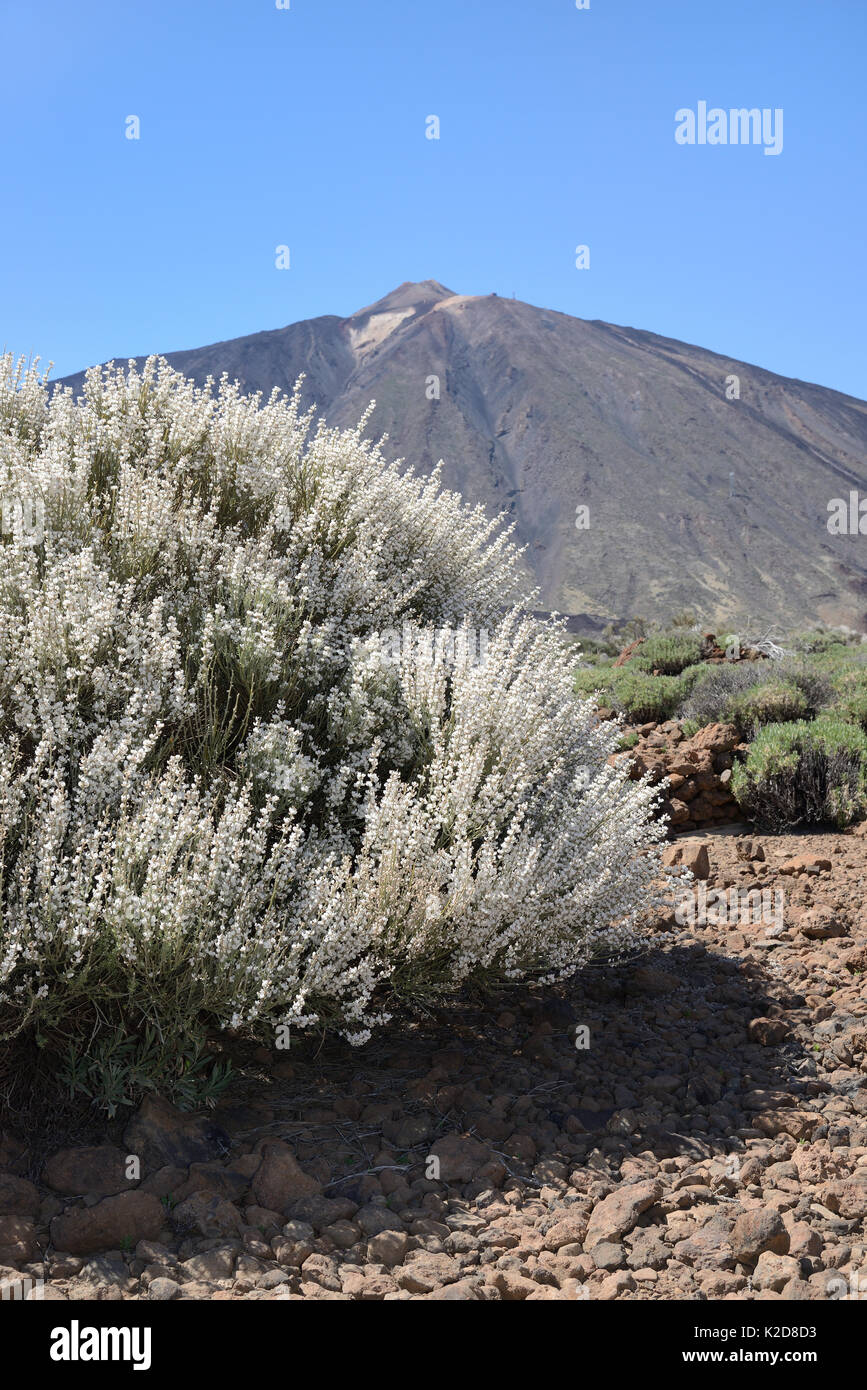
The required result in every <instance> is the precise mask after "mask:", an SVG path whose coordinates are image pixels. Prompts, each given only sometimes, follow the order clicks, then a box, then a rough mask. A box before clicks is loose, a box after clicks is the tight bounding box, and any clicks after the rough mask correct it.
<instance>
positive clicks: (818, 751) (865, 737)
mask: <svg viewBox="0 0 867 1390" xmlns="http://www.w3.org/2000/svg"><path fill="white" fill-rule="evenodd" d="M732 790H733V792H734V795H735V797H736V798H737V800H738V801H739V802H740V804H741V806H742V807H743V809H744V810H745V811H746V813H747V814H748V815H749V816H750V817H751V818H752V819H753V820H755V821H756V822H758V823H759V824H762V825H766V826H768V827H769V828H771V829H776V830H779V829H785V828H787V827H791V826H794V825H798V824H801V823H802V822H806V823H822V822H831V823H832V824H834V825H836V826H837V827H838V828H840V827H842V826H844V825H848V824H849V823H850V822H851V821H853V820H857V819H859V818H860V817H861V816H863V815H864V814H865V811H867V734H865V733H864V731H863V729H860V728H857V727H856V726H854V725H852V724H847V723H845V721H843V720H842V719H839V718H837V717H836V716H833V715H824V716H822V717H821V718H819V719H816V720H814V721H813V722H807V721H806V720H799V721H797V722H795V723H789V724H766V725H765V727H764V728H763V729H761V730H760V731H759V733H758V734H757V736H756V739H755V741H754V742H753V744H752V746H751V748H750V751H749V753H748V755H747V758H746V760H745V762H743V763H739V764H736V765H735V768H734V771H733V774H732Z"/></svg>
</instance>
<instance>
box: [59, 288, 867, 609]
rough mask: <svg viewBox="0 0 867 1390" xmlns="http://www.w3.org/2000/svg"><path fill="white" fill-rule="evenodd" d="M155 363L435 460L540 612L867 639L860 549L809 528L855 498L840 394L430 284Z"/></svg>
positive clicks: (861, 435) (859, 485)
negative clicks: (534, 584)
mask: <svg viewBox="0 0 867 1390" xmlns="http://www.w3.org/2000/svg"><path fill="white" fill-rule="evenodd" d="M166 355H167V357H168V360H169V362H171V363H172V365H173V366H175V367H177V368H178V369H179V370H180V371H183V372H184V373H186V374H187V375H190V376H193V377H194V378H196V380H198V381H199V382H202V381H203V380H204V379H205V378H206V377H207V376H208V375H212V376H214V377H219V376H220V375H221V374H222V373H223V372H227V373H228V374H229V376H230V377H231V378H237V379H238V380H239V381H240V382H241V384H242V385H243V387H244V388H245V389H246V390H250V391H257V390H261V391H263V392H264V393H265V394H266V395H267V394H269V393H270V391H271V390H272V388H273V387H274V386H279V387H281V388H283V389H285V390H287V391H288V390H291V388H292V385H293V383H294V382H295V380H296V378H297V377H298V376H299V375H300V374H301V373H302V372H303V373H305V374H306V380H305V383H304V397H305V400H307V401H308V402H309V401H315V402H316V403H317V405H319V406H320V407H321V408H322V409H323V410H324V412H325V414H326V415H327V417H328V419H329V420H330V421H332V422H333V423H337V424H349V423H354V422H355V421H356V420H357V418H358V416H359V415H360V413H361V411H362V410H363V409H364V408H365V406H366V405H367V404H368V403H369V401H370V400H371V399H375V400H376V402H377V406H376V410H375V412H374V415H373V420H372V425H371V429H372V430H373V431H374V432H375V433H377V434H381V433H383V432H385V431H387V432H388V434H389V436H390V438H389V443H388V445H387V446H386V447H387V449H388V451H389V452H390V453H391V454H392V455H399V456H400V457H403V458H406V459H407V460H408V461H411V462H413V463H415V464H416V465H417V466H419V467H421V468H422V469H429V468H431V467H432V466H433V465H434V464H435V463H436V461H437V460H438V459H440V458H442V459H443V460H444V462H445V468H444V479H445V482H446V484H447V485H448V486H450V487H455V488H457V489H458V490H459V491H461V492H462V493H463V494H464V495H465V496H466V497H467V498H468V499H469V500H471V501H482V502H484V503H485V505H486V506H487V507H488V508H489V509H490V510H491V511H493V512H497V511H506V512H508V513H509V514H510V516H511V517H512V518H513V519H514V520H515V521H516V523H517V538H518V540H519V541H520V542H521V543H526V544H527V546H528V552H527V554H528V560H529V563H530V565H531V566H532V568H533V570H534V571H535V573H536V575H537V577H538V581H539V584H540V586H541V590H542V603H543V604H544V605H545V606H548V607H552V608H558V609H560V611H563V612H569V613H587V614H592V615H595V616H597V617H600V618H605V617H611V616H617V617H627V616H633V615H641V616H648V617H651V616H652V617H661V616H665V615H666V614H671V613H673V612H675V611H677V610H679V609H683V608H691V609H693V610H694V611H695V612H696V613H697V614H699V615H700V617H701V618H702V619H703V620H704V621H705V622H707V623H709V624H712V625H715V626H731V627H736V626H737V625H739V624H741V623H744V622H746V621H748V620H749V619H752V620H753V622H754V623H755V622H772V621H776V622H781V623H783V624H785V625H787V626H790V625H791V624H792V623H796V624H799V625H804V624H807V623H809V622H811V621H814V620H815V619H824V620H825V621H828V622H833V623H837V622H843V623H849V624H851V625H852V626H853V627H858V628H862V629H865V630H867V537H864V536H861V537H859V536H851V537H850V536H832V535H830V534H829V533H828V530H827V520H828V510H827V508H828V502H829V501H830V499H831V498H835V497H848V495H849V492H850V490H851V489H859V490H860V491H861V493H862V494H867V404H865V402H863V401H859V400H855V399H854V398H853V397H851V396H844V395H841V394H839V393H838V392H836V391H830V390H828V389H826V388H824V387H820V386H811V385H809V384H807V383H805V382H801V381H793V380H790V379H788V378H786V377H780V376H775V375H774V373H772V372H766V371H762V370H761V369H760V368H758V367H751V366H748V365H745V364H744V363H740V362H734V361H731V360H730V359H728V358H724V357H720V356H718V355H717V354H715V353H712V352H706V351H704V350H703V349H702V348H697V347H692V346H690V345H689V344H686V343H680V342H677V341H675V340H673V339H669V338H660V337H657V336H656V335H655V334H653V333H646V332H642V331H640V330H638V329H631V328H617V327H615V326H614V325H612V324H607V323H601V322H595V321H594V322H587V321H585V320H583V319H576V318H571V317H570V316H569V315H567V314H559V313H556V312H554V311H553V310H548V309H537V308H534V307H533V306H532V305H530V304H524V303H521V302H519V301H516V300H510V299H500V298H498V297H497V296H496V295H487V296H484V297H481V296H477V297H473V296H465V295H456V294H453V293H452V291H451V290H448V289H446V288H445V286H444V285H440V284H439V283H438V282H437V281H435V280H425V281H424V282H422V283H421V284H404V285H401V286H400V287H399V289H397V290H395V291H394V292H393V293H392V294H389V295H387V296H386V297H385V298H384V299H381V300H379V301H378V303H376V304H373V305H371V306H369V307H368V308H366V309H362V310H360V311H359V312H358V313H356V314H353V315H352V316H351V317H350V318H347V319H340V318H337V317H334V316H327V317H323V318H318V319H310V320H308V321H306V322H303V323H296V324H292V325H290V327H288V328H281V329H275V330H273V331H271V332H266V333H256V334H253V335H252V336H250V337H248V338H236V339H233V340H231V341H229V342H225V343H215V344H212V345H211V346H209V347H204V348H196V349H192V350H190V351H186V352H173V353H168V354H166ZM732 375H734V376H737V377H738V378H739V380H740V399H737V400H729V399H727V397H726V380H727V378H728V377H730V376H732ZM434 376H435V377H437V378H438V379H439V390H440V398H439V399H438V400H437V399H431V398H430V397H431V394H432V388H431V386H430V385H429V382H430V378H431V377H434ZM81 381H82V376H81V374H79V375H77V376H74V377H67V378H66V379H65V384H67V385H71V386H73V387H74V388H75V389H76V390H77V389H79V388H80V385H81ZM731 474H733V475H734V478H733V479H731V477H730V475H731ZM730 493H731V494H732V495H730ZM579 504H585V505H587V506H588V507H589V509H590V512H589V516H590V525H589V528H588V529H586V530H577V529H576V527H575V508H576V506H578V505H579Z"/></svg>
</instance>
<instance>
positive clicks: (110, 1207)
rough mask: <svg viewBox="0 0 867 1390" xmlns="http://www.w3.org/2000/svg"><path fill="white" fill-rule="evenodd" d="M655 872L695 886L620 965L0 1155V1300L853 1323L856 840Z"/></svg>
mask: <svg viewBox="0 0 867 1390" xmlns="http://www.w3.org/2000/svg"><path fill="white" fill-rule="evenodd" d="M669 855H670V857H671V858H672V859H676V858H677V859H680V860H681V861H683V862H686V863H689V864H691V865H692V867H693V868H694V870H695V872H696V874H697V875H698V876H702V875H707V876H708V877H707V880H705V879H704V878H703V877H699V878H697V881H696V882H695V883H694V885H693V889H694V892H695V895H696V896H695V898H694V899H690V900H688V901H687V903H686V908H688V907H689V905H690V904H692V906H693V907H694V908H695V910H694V911H691V912H690V911H688V910H686V908H681V909H680V911H679V913H678V914H677V915H676V914H675V913H673V912H672V913H668V914H667V915H665V916H664V917H660V918H659V919H658V920H657V921H656V922H655V924H654V931H653V934H652V935H651V936H650V938H649V943H648V949H647V951H646V953H645V954H644V955H643V956H642V957H641V958H639V959H635V960H633V961H629V962H627V963H624V964H621V965H618V966H616V967H613V968H612V967H609V966H600V967H594V968H591V969H589V970H587V971H586V972H584V974H583V976H582V977H581V978H580V979H579V980H576V981H573V982H571V983H570V984H569V985H568V986H566V987H562V988H559V989H545V990H531V991H527V990H523V991H520V992H518V991H515V992H512V993H509V994H508V995H505V996H503V999H502V1004H501V1007H498V1008H495V1009H494V1010H493V1011H491V1010H486V1011H481V1010H480V1011H474V1010H473V1009H470V1008H456V1009H454V1010H453V1011H450V1012H449V1013H448V1014H444V1015H441V1016H440V1017H439V1018H438V1019H437V1020H436V1021H432V1022H430V1023H429V1024H427V1025H425V1026H416V1027H413V1028H411V1029H407V1030H406V1031H405V1032H404V1033H403V1035H402V1036H401V1037H399V1038H397V1037H393V1038H391V1039H390V1040H383V1039H379V1040H376V1041H374V1042H373V1043H371V1044H369V1045H368V1046H367V1047H366V1048H364V1049H362V1050H361V1051H360V1052H359V1051H352V1050H350V1049H349V1048H344V1047H342V1046H339V1045H336V1044H331V1045H329V1046H326V1047H325V1048H322V1049H321V1050H318V1051H317V1050H316V1049H315V1048H314V1047H313V1046H312V1045H311V1044H310V1043H309V1042H303V1043H299V1044H298V1045H297V1047H296V1046H295V1045H293V1046H292V1048H291V1049H290V1051H289V1053H288V1054H287V1053H286V1052H282V1053H274V1054H271V1053H267V1052H261V1053H259V1054H257V1055H256V1056H255V1057H253V1058H251V1059H248V1061H247V1064H246V1065H245V1066H244V1067H243V1069H242V1072H241V1074H240V1075H239V1076H238V1078H237V1080H236V1082H235V1083H234V1085H233V1088H232V1089H231V1091H230V1092H229V1093H227V1095H226V1096H225V1097H224V1099H223V1101H222V1102H221V1103H220V1104H219V1105H218V1106H217V1108H216V1109H215V1110H214V1111H211V1112H209V1113H208V1114H207V1115H204V1116H193V1117H190V1116H184V1115H181V1114H180V1113H179V1112H177V1111H174V1110H173V1109H172V1108H171V1107H170V1106H167V1105H166V1104H164V1103H163V1102H161V1101H159V1100H155V1099H148V1100H146V1101H145V1103H144V1105H143V1106H142V1108H141V1109H140V1110H139V1111H138V1113H137V1114H136V1115H135V1116H134V1117H133V1118H132V1119H131V1120H129V1121H128V1122H127V1124H126V1127H125V1129H124V1127H123V1126H118V1127H117V1129H116V1130H115V1131H113V1132H111V1133H109V1134H102V1135H97V1136H93V1137H94V1139H95V1140H97V1142H95V1143H91V1144H88V1145H84V1146H82V1145H78V1146H77V1147H74V1148H67V1149H64V1150H59V1151H57V1152H54V1153H53V1154H51V1155H48V1156H46V1154H45V1153H41V1154H40V1153H38V1152H34V1151H33V1150H29V1151H28V1150H27V1149H26V1148H25V1147H24V1146H23V1145H22V1144H21V1143H20V1142H18V1141H16V1139H15V1138H14V1137H13V1135H12V1134H11V1133H10V1132H7V1133H5V1134H4V1135H3V1136H2V1141H0V1266H2V1268H0V1281H5V1283H6V1285H7V1293H8V1292H9V1290H11V1289H14V1288H15V1287H16V1284H17V1286H18V1287H19V1288H20V1287H21V1281H22V1279H26V1278H27V1277H29V1278H31V1279H32V1280H39V1279H41V1280H43V1281H44V1282H43V1288H42V1289H41V1290H40V1289H39V1288H38V1286H37V1287H36V1288H34V1289H33V1293H34V1294H38V1293H40V1292H41V1293H43V1294H44V1297H46V1298H51V1299H56V1300H65V1299H101V1300H104V1299H118V1300H119V1299H154V1300H171V1299H224V1300H233V1299H264V1300H273V1299H289V1300H295V1299H338V1300H350V1299H351V1300H357V1299H361V1300H378V1299H386V1300H405V1299H435V1300H436V1299H447V1300H463V1299H475V1300H501V1299H506V1300H521V1299H555V1300H563V1299H575V1298H582V1299H583V1298H590V1299H600V1300H611V1299H625V1300H647V1299H650V1300H654V1299H745V1300H750V1299H783V1300H793V1299H794V1300H812V1299H823V1300H824V1299H828V1298H841V1297H847V1298H853V1297H859V1295H860V1296H861V1297H864V1296H867V1236H865V1227H864V1219H865V1216H867V995H865V987H864V981H865V970H867V908H865V906H864V903H863V899H864V889H865V885H867V834H865V827H862V828H861V829H860V830H856V831H853V832H847V833H845V834H827V835H818V834H810V835H799V836H784V837H773V838H770V837H759V836H755V835H748V834H746V833H745V828H744V827H740V828H738V827H724V828H721V829H715V830H712V831H707V832H704V833H700V834H697V835H691V836H688V837H680V838H678V840H676V841H675V842H674V843H673V844H672V846H671V848H670V851H669ZM703 884H704V890H702V885H703ZM714 890H724V891H725V892H726V894H727V897H726V901H725V905H722V906H721V905H720V904H719V902H718V901H717V902H716V904H715V903H714V900H713V899H712V898H710V894H711V892H712V891H714ZM751 890H752V891H753V894H754V896H753V898H752V899H751V900H750V902H751V903H752V904H756V903H757V902H758V900H759V895H760V894H761V892H762V891H763V890H764V891H765V895H766V896H765V900H764V920H759V921H744V920H743V918H744V917H747V916H750V917H751V916H754V915H757V912H756V909H755V907H752V908H748V907H747V906H746V900H745V894H746V893H747V892H748V891H751ZM755 890H758V894H757V893H756V891H755ZM702 891H704V892H705V893H706V894H707V895H708V898H709V901H707V902H705V901H704V900H703V898H702ZM778 892H782V894H783V898H782V900H781V899H779V898H776V897H775V896H774V895H775V894H777V893H778ZM778 908H781V909H782V911H781V914H780V912H779V911H778ZM677 916H680V917H681V918H682V919H683V920H681V921H678V920H677ZM690 918H692V920H690ZM715 918H719V919H720V920H714V919H715ZM130 1158H132V1159H134V1160H135V1161H134V1162H133V1163H132V1164H130V1162H129V1160H130ZM136 1174H138V1176H136ZM437 1174H438V1176H437ZM859 1281H860V1282H859ZM31 1296H32V1295H31Z"/></svg>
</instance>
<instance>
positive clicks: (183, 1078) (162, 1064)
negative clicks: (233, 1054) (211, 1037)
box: [58, 1027, 232, 1118]
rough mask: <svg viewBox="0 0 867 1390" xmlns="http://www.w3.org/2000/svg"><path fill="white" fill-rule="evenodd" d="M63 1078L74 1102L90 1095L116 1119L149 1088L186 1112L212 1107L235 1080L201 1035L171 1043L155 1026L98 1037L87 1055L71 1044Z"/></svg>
mask: <svg viewBox="0 0 867 1390" xmlns="http://www.w3.org/2000/svg"><path fill="white" fill-rule="evenodd" d="M58 1076H59V1080H60V1083H61V1086H62V1087H63V1088H64V1090H65V1091H66V1092H67V1093H68V1095H69V1097H70V1099H75V1098H76V1097H85V1098H86V1099H87V1100H89V1101H90V1102H91V1104H92V1105H93V1107H94V1108H95V1109H97V1110H102V1111H104V1112H106V1113H107V1114H108V1116H109V1118H113V1117H114V1115H116V1114H117V1111H118V1110H119V1109H120V1107H121V1106H131V1105H135V1104H136V1103H137V1101H138V1100H139V1099H140V1097H141V1093H142V1091H145V1090H157V1091H159V1092H160V1093H161V1094H162V1095H165V1096H168V1097H169V1098H170V1099H171V1100H172V1101H173V1102H174V1104H175V1105H177V1106H178V1108H179V1109H180V1110H194V1109H197V1108H198V1107H199V1106H202V1105H212V1104H213V1102H214V1101H215V1100H216V1099H217V1097H218V1096H219V1095H220V1094H221V1093H222V1092H223V1091H224V1090H225V1088H226V1087H227V1086H228V1084H229V1082H230V1081H231V1080H232V1067H231V1063H229V1062H226V1063H222V1062H215V1061H214V1059H213V1057H212V1056H211V1055H210V1054H209V1053H208V1051H207V1048H206V1042H205V1038H204V1036H203V1035H202V1034H201V1033H199V1035H198V1036H189V1037H186V1038H178V1037H174V1038H172V1039H171V1041H165V1040H163V1039H161V1038H160V1037H159V1035H158V1034H157V1032H156V1031H155V1030H154V1029H153V1028H147V1029H146V1030H145V1032H144V1035H143V1036H141V1037H135V1036H133V1037H130V1036H129V1034H128V1032H127V1030H126V1028H125V1027H119V1028H117V1029H116V1030H115V1031H114V1032H113V1033H106V1034H102V1035H100V1036H98V1037H97V1038H95V1039H94V1041H93V1043H92V1045H91V1047H90V1048H89V1050H88V1051H87V1053H86V1054H85V1053H83V1052H82V1051H81V1050H80V1048H78V1047H76V1045H75V1044H73V1043H72V1042H70V1043H69V1046H68V1050H67V1053H66V1056H65V1058H64V1059H63V1062H62V1063H61V1065H60V1066H59V1068H58Z"/></svg>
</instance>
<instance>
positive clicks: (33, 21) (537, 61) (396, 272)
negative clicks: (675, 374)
mask: <svg viewBox="0 0 867 1390" xmlns="http://www.w3.org/2000/svg"><path fill="white" fill-rule="evenodd" d="M0 16H2V50H3V54H4V64H3V67H4V74H3V83H2V88H0V110H2V119H3V126H2V129H3V137H2V139H3V175H2V185H3V192H2V198H3V204H4V213H5V215H4V216H3V217H2V219H0V242H2V253H3V254H2V257H0V266H2V270H0V344H5V345H6V346H7V347H9V348H12V349H13V350H14V351H16V352H24V353H39V354H41V356H42V358H43V359H44V360H45V361H47V360H48V359H49V358H53V359H54V361H55V362H56V364H57V365H56V368H55V375H61V374H63V373H65V372H70V371H74V370H76V369H77V368H79V367H82V366H85V365H87V364H89V363H91V362H94V361H100V360H103V359H105V358H109V357H118V358H125V357H127V356H129V355H132V354H138V353H143V352H152V351H169V350H171V349H175V348H184V347H194V346H199V345H201V344H203V343H208V342H213V341H215V340H217V339H221V338H230V337H235V336H237V335H239V334H244V333H251V332H255V331H257V330H259V329H263V328H274V327H278V326H280V325H283V324H286V323H290V322H293V321H294V320H296V319H302V318H308V317H312V316H315V315H317V314H328V313H336V314H341V315H343V314H349V313H351V312H352V311H354V310H355V309H357V308H360V307H361V306H362V305H363V304H366V303H369V302H371V301H372V300H375V299H377V298H379V297H380V296H381V295H383V294H385V293H386V292H387V291H388V290H389V289H392V288H393V287H394V286H395V285H397V284H398V283H400V282H401V281H403V280H421V279H427V278H432V279H437V280H441V281H443V282H444V283H445V284H446V285H449V286H450V287H451V288H453V289H455V290H457V291H460V292H462V293H465V294H487V293H490V292H491V291H492V290H496V291H497V292H498V293H500V294H511V293H512V292H513V291H514V292H515V293H517V295H518V297H519V298H520V299H525V300H529V301H530V302H531V303H536V304H541V305H546V306H548V307H551V308H555V309H560V310H563V311H565V312H567V313H571V314H577V315H580V316H581V317H585V318H601V319H607V320H609V321H610V322H613V323H619V324H627V325H634V326H636V327H639V328H647V329H651V330H653V331H655V332H658V333H663V334H667V335H670V336H673V337H677V338H682V339H685V340H687V341H689V342H694V343H698V344H701V345H702V346H705V347H709V348H713V349H716V350H719V351H722V352H726V353H729V354H731V355H732V356H734V357H738V358H742V359H744V360H746V361H749V362H755V363H758V364H760V365H762V366H766V367H769V368H771V369H772V370H774V371H778V372H782V373H784V374H787V375H791V376H798V377H802V378H805V379H807V380H811V381H818V382H821V383H823V384H825V385H828V386H834V387H836V388H838V389H839V390H843V391H848V392H850V393H851V394H853V395H857V396H861V397H865V396H867V345H865V343H867V340H865V322H867V313H865V309H867V304H865V298H867V296H865V270H864V264H865V262H864V256H865V251H864V241H865V221H867V218H865V213H867V193H865V155H864V138H865V135H864V132H865V115H864V107H863V104H862V103H863V101H864V94H865V79H864V74H865V65H867V3H865V0H726V3H719V4H714V3H711V0H677V3H669V0H663V2H659V0H590V9H589V10H585V11H579V10H577V9H576V7H575V3H574V0H436V3H430V4H427V3H422V2H421V0H417V2H416V3H411V0H291V8H290V9H289V10H278V9H277V8H276V5H275V3H274V0H147V2H146V3H133V4H130V3H124V2H123V0H79V3H76V4H69V3H61V0H42V2H41V3H39V4H34V3H32V0H15V2H14V3H10V2H9V0H6V2H5V3H3V4H2V5H0ZM702 100H704V101H707V102H708V104H709V105H710V106H715V105H716V106H720V107H723V108H730V107H740V106H747V107H753V106H757V107H771V108H776V107H782V108H783V111H784V147H783V152H782V154H780V155H779V156H777V157H774V156H767V155H765V154H764V153H763V151H762V149H761V148H760V147H759V148H755V147H748V148H744V147H732V146H727V147H717V148H711V147H709V146H704V147H699V146H694V147H682V146H679V145H677V144H676V143H675V140H674V128H675V121H674V113H675V111H676V110H678V109H679V108H682V107H692V108H693V109H694V108H695V107H696V105H697V103H698V102H699V101H702ZM432 114H434V115H438V116H439V118H440V121H441V138H440V140H439V141H434V140H427V139H426V138H425V117H426V116H428V115H432ZM129 115H137V116H139V118H140V120H141V138H140V140H138V141H133V140H128V139H127V138H125V120H126V117H127V116H129ZM579 243H586V244H588V245H589V246H590V252H591V256H590V269H589V270H588V271H579V270H577V269H576V268H575V254H574V253H575V247H576V245H577V244H579ZM278 244H288V245H289V247H290V251H291V268H290V269H289V270H286V271H280V270H277V269H276V268H275V264H274V259H275V247H276V246H277V245H278Z"/></svg>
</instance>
